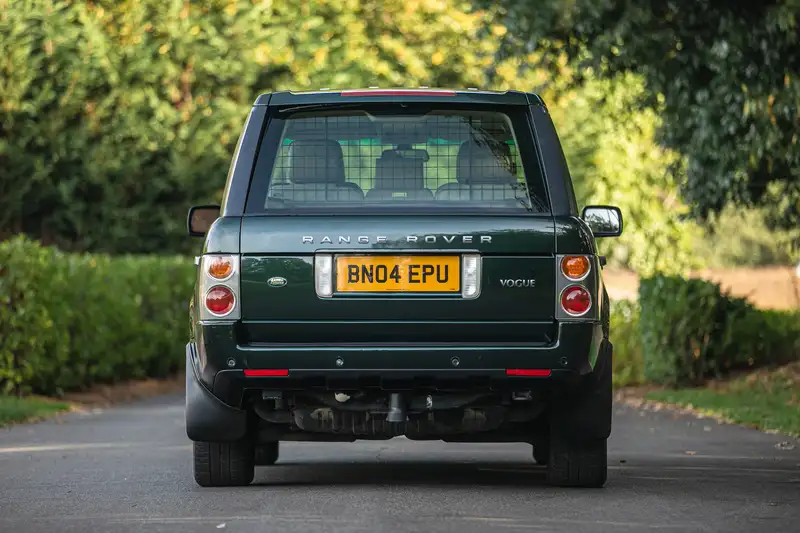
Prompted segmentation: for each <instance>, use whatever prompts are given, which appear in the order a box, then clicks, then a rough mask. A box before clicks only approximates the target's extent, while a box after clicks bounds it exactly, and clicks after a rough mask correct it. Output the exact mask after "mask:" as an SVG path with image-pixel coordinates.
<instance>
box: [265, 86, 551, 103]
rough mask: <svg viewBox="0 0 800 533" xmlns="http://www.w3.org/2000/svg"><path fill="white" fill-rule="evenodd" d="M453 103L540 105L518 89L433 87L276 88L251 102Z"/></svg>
mask: <svg viewBox="0 0 800 533" xmlns="http://www.w3.org/2000/svg"><path fill="white" fill-rule="evenodd" d="M353 101H359V102H437V101H447V102H457V103H474V104H510V105H544V103H543V102H542V99H541V98H540V97H539V96H538V95H536V94H534V93H526V92H521V91H486V90H479V89H475V88H468V89H434V88H428V87H418V88H413V89H409V88H396V89H381V88H377V87H369V88H367V89H327V88H325V89H319V90H316V91H299V92H298V91H279V92H274V93H264V94H261V95H259V96H258V98H256V101H255V105H258V106H260V105H270V106H283V105H305V104H336V103H345V102H353Z"/></svg>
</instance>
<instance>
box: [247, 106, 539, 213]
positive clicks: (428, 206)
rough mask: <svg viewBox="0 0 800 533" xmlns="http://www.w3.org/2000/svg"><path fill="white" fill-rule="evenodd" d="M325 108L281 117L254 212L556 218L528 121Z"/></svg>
mask: <svg viewBox="0 0 800 533" xmlns="http://www.w3.org/2000/svg"><path fill="white" fill-rule="evenodd" d="M514 115H515V114H510V113H503V112H500V111H497V110H491V109H474V108H470V109H419V108H413V107H410V106H400V105H392V104H388V105H387V104H384V105H383V106H382V107H381V108H373V109H367V108H363V109H362V108H357V109H349V108H326V109H323V110H319V109H317V110H316V111H307V112H303V111H302V110H300V111H297V112H294V113H292V114H282V113H280V112H278V113H276V114H275V116H274V117H273V118H272V119H271V120H270V122H269V126H268V128H267V131H266V132H265V135H264V137H263V140H262V146H261V149H260V151H259V159H258V161H257V163H256V168H255V173H254V175H253V181H252V184H251V188H250V194H249V195H248V202H247V203H248V207H247V212H248V213H250V214H254V213H256V214H258V213H276V214H281V213H284V214H285V213H290V212H296V211H300V212H302V211H316V212H351V213H361V212H375V211H378V212H385V211H400V212H427V213H430V212H442V213H446V212H469V213H491V214H495V213H511V214H515V213H516V214H519V213H526V212H535V213H544V212H548V208H547V203H546V200H545V196H544V187H543V180H542V177H541V171H540V168H541V166H540V165H539V161H538V160H537V158H536V151H535V150H534V149H533V142H532V140H531V139H530V129H529V127H528V125H527V122H526V117H525V114H524V113H518V114H517V116H514Z"/></svg>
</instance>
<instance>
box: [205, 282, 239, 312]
mask: <svg viewBox="0 0 800 533" xmlns="http://www.w3.org/2000/svg"><path fill="white" fill-rule="evenodd" d="M234 307H236V295H234V294H233V291H232V290H230V289H229V288H228V287H225V286H224V285H216V286H214V287H211V288H210V289H209V290H208V292H207V293H206V309H208V312H209V313H211V314H212V315H214V316H218V317H223V316H226V315H228V314H229V313H230V312H231V311H233V308H234Z"/></svg>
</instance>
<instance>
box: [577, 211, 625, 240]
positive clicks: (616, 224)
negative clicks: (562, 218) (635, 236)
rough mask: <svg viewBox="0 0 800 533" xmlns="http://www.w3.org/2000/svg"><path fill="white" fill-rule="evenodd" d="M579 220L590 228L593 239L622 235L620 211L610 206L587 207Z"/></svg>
mask: <svg viewBox="0 0 800 533" xmlns="http://www.w3.org/2000/svg"><path fill="white" fill-rule="evenodd" d="M581 218H582V219H583V220H584V221H585V222H586V224H587V225H588V226H589V227H590V228H591V230H592V233H594V236H595V237H619V236H620V235H622V211H620V210H619V207H614V206H611V205H587V206H586V207H584V208H583V214H582V215H581Z"/></svg>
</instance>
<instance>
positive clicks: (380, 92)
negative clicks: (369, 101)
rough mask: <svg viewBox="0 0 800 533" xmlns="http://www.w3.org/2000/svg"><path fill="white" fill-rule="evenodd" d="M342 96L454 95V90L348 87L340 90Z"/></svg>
mask: <svg viewBox="0 0 800 533" xmlns="http://www.w3.org/2000/svg"><path fill="white" fill-rule="evenodd" d="M341 95H342V96H455V95H456V92H455V91H451V90H447V89H426V90H417V89H350V90H345V91H342V92H341Z"/></svg>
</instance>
